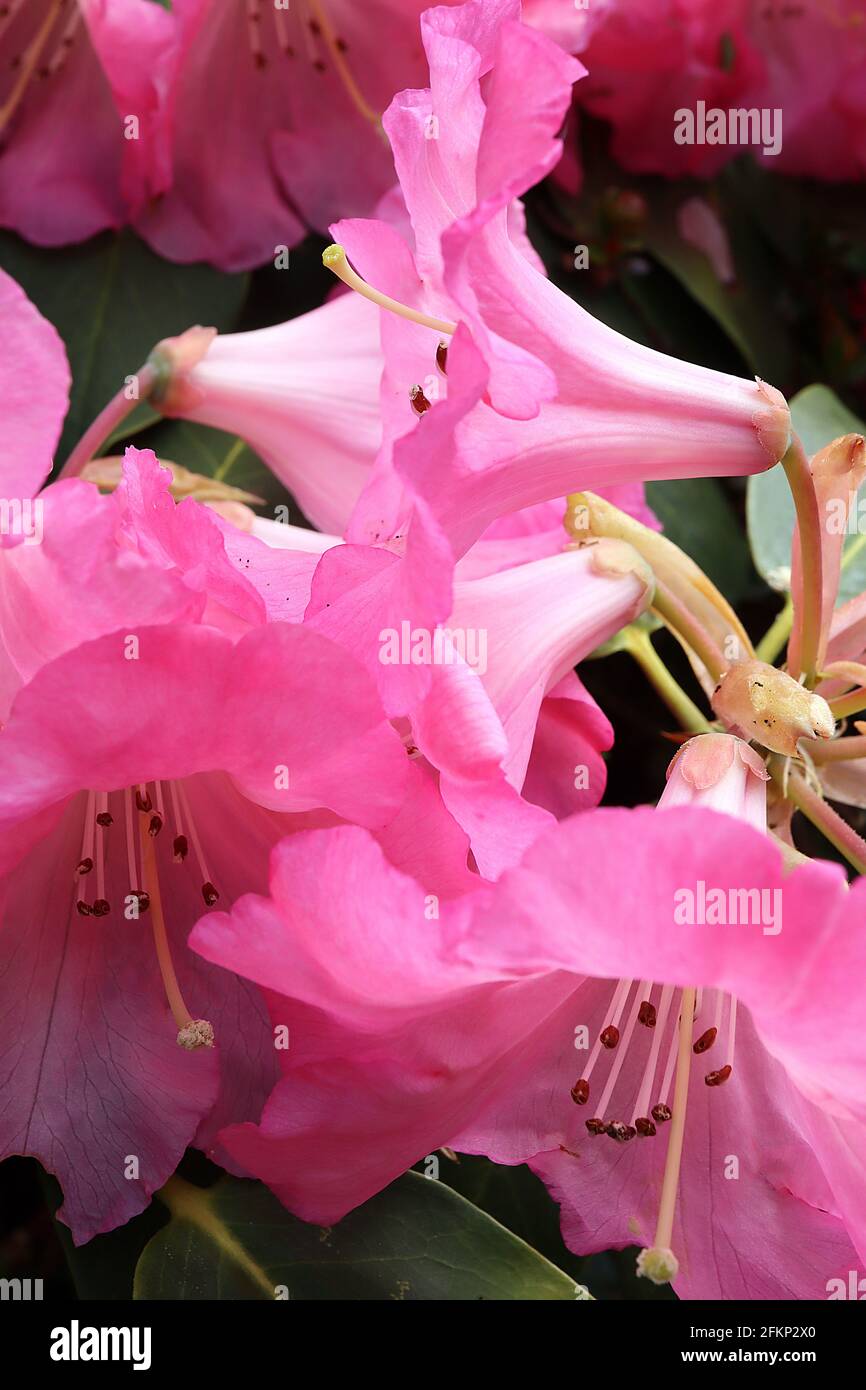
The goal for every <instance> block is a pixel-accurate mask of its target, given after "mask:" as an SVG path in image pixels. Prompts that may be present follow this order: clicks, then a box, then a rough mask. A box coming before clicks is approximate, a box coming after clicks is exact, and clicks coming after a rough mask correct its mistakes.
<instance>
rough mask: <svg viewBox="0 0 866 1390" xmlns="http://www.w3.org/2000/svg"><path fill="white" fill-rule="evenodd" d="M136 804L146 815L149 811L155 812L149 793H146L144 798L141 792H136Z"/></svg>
mask: <svg viewBox="0 0 866 1390" xmlns="http://www.w3.org/2000/svg"><path fill="white" fill-rule="evenodd" d="M135 804H136V806H137V807H138V809H139V811H143V812H144V813H145V815H146V814H147V812H148V811H152V810H153V802H152V801H151V799H150V797H149V796H148V795H147V792H145V794H144V796H142V794H141V792H136V793H135Z"/></svg>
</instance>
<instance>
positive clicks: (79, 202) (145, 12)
mask: <svg viewBox="0 0 866 1390" xmlns="http://www.w3.org/2000/svg"><path fill="white" fill-rule="evenodd" d="M175 60H176V36H175V26H174V22H173V20H172V17H171V16H170V15H169V14H168V13H167V12H166V11H165V10H164V9H163V8H162V7H161V6H159V5H154V4H152V3H151V0H7V3H6V4H4V5H3V6H2V12H0V226H3V227H10V228H11V229H12V230H14V231H17V232H20V233H21V235H22V236H24V237H26V238H27V239H28V240H29V241H35V242H37V243H39V244H40V245H43V246H60V245H63V244H65V243H66V242H70V241H83V240H84V239H85V238H87V237H91V236H93V235H94V234H95V233H96V232H101V231H102V230H103V229H104V228H106V227H121V226H123V225H125V223H127V222H128V221H129V220H130V219H131V218H132V217H134V216H135V215H136V214H137V213H138V212H139V211H140V210H141V208H142V207H143V206H144V204H145V203H146V202H147V200H148V199H150V198H152V197H154V196H156V195H157V194H159V193H162V192H164V190H165V189H166V187H167V186H168V183H169V181H170V178H171V167H170V164H169V163H168V154H169V145H168V124H167V123H168V121H169V117H170V110H169V108H170V102H171V88H172V82H173V76H174V64H175Z"/></svg>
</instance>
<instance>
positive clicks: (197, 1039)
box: [177, 1018, 214, 1052]
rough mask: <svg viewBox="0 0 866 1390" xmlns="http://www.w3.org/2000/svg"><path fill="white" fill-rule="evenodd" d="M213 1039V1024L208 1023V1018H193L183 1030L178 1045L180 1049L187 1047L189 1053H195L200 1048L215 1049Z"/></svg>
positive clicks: (178, 1037) (179, 1035) (178, 1036)
mask: <svg viewBox="0 0 866 1390" xmlns="http://www.w3.org/2000/svg"><path fill="white" fill-rule="evenodd" d="M213 1039H214V1032H213V1024H212V1023H208V1021H207V1019H206V1018H193V1019H190V1021H189V1023H187V1024H185V1025H184V1027H183V1028H181V1030H180V1032H179V1033H178V1035H177V1044H178V1047H185V1048H186V1050H187V1052H195V1050H196V1048H198V1047H213Z"/></svg>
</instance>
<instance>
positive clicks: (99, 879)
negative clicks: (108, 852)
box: [93, 792, 112, 917]
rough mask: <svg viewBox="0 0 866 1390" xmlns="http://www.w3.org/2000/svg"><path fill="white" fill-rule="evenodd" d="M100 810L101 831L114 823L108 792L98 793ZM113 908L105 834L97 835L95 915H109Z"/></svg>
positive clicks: (98, 821) (98, 823) (98, 815)
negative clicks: (108, 895)
mask: <svg viewBox="0 0 866 1390" xmlns="http://www.w3.org/2000/svg"><path fill="white" fill-rule="evenodd" d="M98 805H99V808H100V809H99V811H98V812H97V815H96V824H97V826H98V827H99V830H100V831H101V832H104V831H105V830H107V829H108V827H109V826H110V825H111V824H112V817H111V816H110V815H109V812H108V793H107V792H100V793H99V795H98ZM110 911H111V908H110V906H109V903H108V899H107V898H106V896H105V835H104V833H100V834H97V835H96V897H95V898H94V900H93V915H94V917H107V916H108V913H109V912H110Z"/></svg>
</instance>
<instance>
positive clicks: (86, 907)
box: [75, 898, 93, 917]
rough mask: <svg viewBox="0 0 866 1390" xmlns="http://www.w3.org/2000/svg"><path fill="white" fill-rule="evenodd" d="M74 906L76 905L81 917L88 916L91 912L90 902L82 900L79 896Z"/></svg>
mask: <svg viewBox="0 0 866 1390" xmlns="http://www.w3.org/2000/svg"><path fill="white" fill-rule="evenodd" d="M75 906H76V907H77V909H78V913H79V916H81V917H90V915H91V914H92V912H93V909H92V908H91V906H90V903H86V902H84V901H82V899H81V898H79V899H78V902H77V903H76V904H75Z"/></svg>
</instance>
